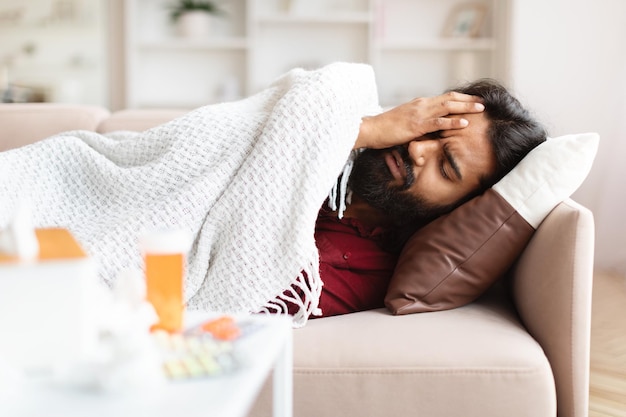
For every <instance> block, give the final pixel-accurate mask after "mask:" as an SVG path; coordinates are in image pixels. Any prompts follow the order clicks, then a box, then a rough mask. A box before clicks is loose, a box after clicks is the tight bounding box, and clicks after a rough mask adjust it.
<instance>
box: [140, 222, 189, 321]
mask: <svg viewBox="0 0 626 417" xmlns="http://www.w3.org/2000/svg"><path fill="white" fill-rule="evenodd" d="M140 245H141V249H142V253H143V259H144V266H145V276H146V298H147V299H148V301H149V302H150V303H151V304H152V306H153V307H154V309H155V311H156V313H157V315H158V318H159V321H158V323H156V324H155V325H153V326H152V330H165V331H167V332H170V333H174V332H180V331H181V330H182V328H183V313H184V308H185V306H184V302H183V283H184V280H185V271H186V259H187V252H188V251H189V247H190V245H191V236H190V235H189V234H188V233H186V232H184V231H181V230H166V231H153V232H147V233H144V234H143V236H142V238H141V242H140Z"/></svg>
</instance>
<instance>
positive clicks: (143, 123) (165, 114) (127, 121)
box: [97, 109, 189, 133]
mask: <svg viewBox="0 0 626 417" xmlns="http://www.w3.org/2000/svg"><path fill="white" fill-rule="evenodd" d="M188 112H189V110H182V109H128V110H120V111H116V112H115V113H113V114H112V115H111V117H109V118H108V119H106V120H104V121H102V123H100V125H99V126H98V129H97V130H98V132H100V133H109V132H115V131H119V130H130V131H134V132H143V131H144V130H147V129H150V128H153V127H155V126H158V125H160V124H163V123H166V122H169V121H170V120H172V119H175V118H177V117H179V116H182V115H184V114H185V113H188Z"/></svg>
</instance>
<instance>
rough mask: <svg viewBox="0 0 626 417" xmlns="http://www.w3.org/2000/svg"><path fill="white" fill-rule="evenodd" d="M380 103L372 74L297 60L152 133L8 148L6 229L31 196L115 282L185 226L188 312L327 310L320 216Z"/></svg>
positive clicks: (36, 217)
mask: <svg viewBox="0 0 626 417" xmlns="http://www.w3.org/2000/svg"><path fill="white" fill-rule="evenodd" d="M376 111H378V104H377V92H376V87H375V81H374V74H373V71H372V70H371V68H370V67H369V66H366V65H362V64H347V63H336V64H331V65H329V66H326V67H324V68H321V69H319V70H315V71H304V70H301V69H295V70H292V71H290V72H289V73H287V74H285V75H284V76H282V77H280V78H279V79H277V80H276V81H275V82H274V83H273V84H272V85H271V86H270V87H268V88H267V89H266V90H264V91H262V92H260V93H259V94H256V95H254V96H252V97H250V98H248V99H245V100H241V101H238V102H233V103H225V104H219V105H210V106H205V107H201V108H199V109H197V110H194V111H192V112H190V113H188V114H186V115H184V116H182V117H180V118H178V119H175V120H173V121H171V122H169V123H166V124H164V125H161V126H158V127H155V128H153V129H150V130H148V131H146V132H142V133H131V132H115V133H113V134H107V135H102V134H97V133H93V132H87V131H74V132H67V133H63V134H59V135H56V136H53V137H51V138H48V139H46V140H44V141H40V142H38V143H35V144H33V145H29V146H25V147H22V148H19V149H15V150H11V151H7V152H4V153H0V226H3V225H5V224H6V223H7V222H8V221H9V219H10V216H11V215H12V214H13V212H14V210H15V209H16V207H17V205H18V201H20V200H24V199H25V200H29V202H30V203H31V206H32V208H33V211H34V212H33V221H34V223H35V225H36V226H38V227H50V226H61V227H66V228H68V229H70V230H71V231H72V233H73V234H74V235H75V236H76V238H77V239H78V240H79V242H80V243H81V244H82V245H83V246H84V248H85V249H86V250H87V252H88V253H89V254H90V255H91V256H93V257H94V258H95V259H96V260H97V261H98V265H99V268H100V269H99V274H100V277H101V279H102V280H103V281H104V282H105V283H107V284H109V285H110V284H111V283H112V282H113V280H114V279H116V277H117V276H118V274H119V273H120V272H121V271H122V270H124V269H126V268H141V267H142V259H141V253H140V249H139V246H138V239H139V236H140V235H141V234H142V232H144V231H148V230H154V229H183V230H185V231H187V232H189V233H191V234H192V235H193V237H194V240H193V245H192V248H191V250H190V252H189V256H188V270H187V278H186V282H185V301H186V303H187V306H188V308H189V309H202V310H207V311H220V312H239V313H241V312H257V311H264V310H266V311H284V308H285V305H284V302H283V301H284V300H289V301H291V302H295V303H296V304H298V305H300V312H299V313H298V314H296V315H295V316H294V324H295V325H303V324H304V323H305V322H306V319H307V317H308V316H309V314H311V313H314V312H315V311H316V309H317V303H318V298H319V294H320V291H321V285H322V283H321V281H320V278H319V272H318V254H317V249H316V246H315V242H314V235H313V233H314V226H315V220H316V217H317V214H318V210H319V209H320V207H321V205H322V204H323V202H324V200H325V198H326V197H327V196H328V192H329V190H330V189H331V188H332V187H333V185H334V184H335V183H336V180H337V177H338V175H339V174H340V173H341V170H342V168H343V167H344V164H345V162H346V160H347V159H348V156H349V154H350V150H351V148H352V146H353V144H354V141H355V139H356V137H357V134H358V130H359V125H360V121H361V117H362V116H363V115H365V114H368V113H369V114H371V113H373V112H376Z"/></svg>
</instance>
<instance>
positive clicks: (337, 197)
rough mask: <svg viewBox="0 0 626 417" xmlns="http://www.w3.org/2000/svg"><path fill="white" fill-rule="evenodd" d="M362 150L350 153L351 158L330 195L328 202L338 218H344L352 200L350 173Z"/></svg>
mask: <svg viewBox="0 0 626 417" xmlns="http://www.w3.org/2000/svg"><path fill="white" fill-rule="evenodd" d="M359 152H360V150H353V151H352V152H350V156H349V158H348V160H347V161H346V164H345V165H344V166H343V170H342V171H341V174H340V176H339V179H338V180H337V182H335V185H333V188H332V189H331V190H330V193H329V194H328V202H329V207H330V209H331V210H333V211H336V212H337V217H339V218H340V219H342V218H343V213H344V212H345V211H346V207H347V205H348V204H350V201H351V200H352V191H350V189H349V188H348V180H349V179H350V173H351V172H352V167H353V166H354V160H355V159H356V157H357V155H358V154H359ZM337 204H339V205H337Z"/></svg>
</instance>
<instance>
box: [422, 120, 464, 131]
mask: <svg viewBox="0 0 626 417" xmlns="http://www.w3.org/2000/svg"><path fill="white" fill-rule="evenodd" d="M468 125H469V121H468V120H467V119H464V118H462V117H454V118H453V117H437V118H434V119H429V120H425V121H424V122H423V124H422V129H424V134H428V133H433V132H437V131H440V130H452V129H463V128H464V127H467V126H468Z"/></svg>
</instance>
